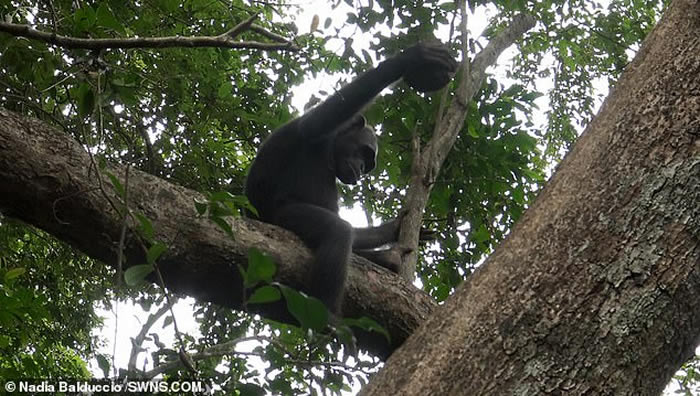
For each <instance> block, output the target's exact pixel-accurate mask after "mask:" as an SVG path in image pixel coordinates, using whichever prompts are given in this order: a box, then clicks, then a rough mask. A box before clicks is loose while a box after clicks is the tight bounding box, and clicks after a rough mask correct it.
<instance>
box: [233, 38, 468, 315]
mask: <svg viewBox="0 0 700 396" xmlns="http://www.w3.org/2000/svg"><path fill="white" fill-rule="evenodd" d="M455 68H456V63H455V61H454V60H453V59H452V57H451V56H450V55H449V53H448V52H447V50H446V49H445V48H444V47H442V46H441V45H438V44H419V45H416V46H414V47H411V48H409V49H408V50H406V51H404V52H402V53H401V54H399V55H398V56H396V57H393V58H390V59H388V60H386V61H384V62H382V63H381V64H380V65H379V66H378V67H377V68H375V69H372V70H370V71H368V72H367V73H365V74H364V75H362V76H360V77H359V78H357V79H355V80H354V81H353V82H352V83H350V84H348V85H347V86H345V87H343V88H342V89H341V90H340V91H338V92H337V93H336V94H334V95H333V96H331V97H330V98H328V99H327V100H326V101H324V102H323V103H321V104H320V105H318V106H317V107H316V108H314V109H313V110H311V111H310V112H308V113H307V114H305V115H304V116H302V117H300V118H297V119H295V120H293V121H291V122H289V123H288V124H286V125H284V126H282V127H280V128H279V129H278V130H276V131H275V132H273V133H272V135H270V137H269V138H268V139H267V140H266V141H265V142H264V143H263V145H262V146H261V147H260V150H259V151H258V155H257V157H256V158H255V161H254V162H253V165H252V166H251V168H250V173H249V174H248V179H247V181H246V194H247V196H248V199H249V200H250V202H251V203H252V204H253V206H255V208H256V209H257V210H258V214H259V216H260V219H261V220H263V221H265V222H268V223H272V224H277V225H279V226H282V227H284V228H286V229H288V230H291V231H293V232H294V233H296V234H297V235H298V236H299V237H300V238H301V239H302V240H303V241H304V243H306V244H307V245H308V247H309V248H311V249H312V250H313V252H314V255H315V262H314V267H313V270H312V274H313V275H312V279H310V280H309V288H308V290H307V291H308V292H309V293H310V294H311V295H312V296H315V297H318V298H319V299H321V300H322V301H323V302H324V304H326V306H327V307H328V308H329V309H330V310H331V311H333V312H334V313H339V312H340V305H341V301H342V295H343V290H344V286H345V277H346V271H347V263H348V260H349V259H350V253H351V251H352V249H353V248H355V249H371V248H375V247H378V246H381V245H383V244H386V243H390V242H393V241H396V238H397V235H398V226H399V221H392V222H389V223H385V224H383V225H381V226H379V227H371V228H363V229H353V228H352V227H351V226H350V225H349V224H348V223H347V222H346V221H344V220H342V219H341V218H340V217H338V189H337V186H336V178H338V179H339V180H340V181H341V182H343V183H346V184H355V183H357V181H358V180H359V178H360V177H361V176H362V174H365V173H367V172H369V171H370V170H372V169H373V168H374V165H375V163H376V154H377V140H376V137H375V135H374V132H373V131H372V130H371V129H370V128H368V127H367V126H365V122H364V118H363V117H362V116H361V115H359V113H360V112H361V111H362V109H363V108H364V107H365V106H366V105H367V104H368V103H369V102H370V101H371V100H372V99H373V98H374V97H375V96H376V95H377V94H379V93H380V92H381V91H382V90H383V89H384V88H385V87H387V86H388V85H390V84H391V83H393V82H395V81H397V80H399V79H400V78H401V77H404V78H405V79H406V80H407V83H408V84H409V85H411V86H413V87H415V88H416V89H420V90H422V91H428V90H435V89H439V88H441V87H442V86H444V85H445V84H446V83H447V82H448V81H449V79H450V76H451V74H452V73H453V72H454V70H455ZM394 270H395V268H394Z"/></svg>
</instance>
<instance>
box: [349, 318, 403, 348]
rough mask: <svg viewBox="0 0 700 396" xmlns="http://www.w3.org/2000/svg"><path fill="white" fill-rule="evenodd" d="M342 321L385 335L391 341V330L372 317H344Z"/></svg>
mask: <svg viewBox="0 0 700 396" xmlns="http://www.w3.org/2000/svg"><path fill="white" fill-rule="evenodd" d="M342 323H344V324H346V325H348V326H352V327H357V328H360V329H363V330H367V331H374V332H377V333H379V334H382V335H384V337H386V340H387V341H388V342H391V335H389V332H388V331H387V330H386V329H385V328H384V327H382V325H380V324H379V323H377V322H376V321H374V319H370V318H368V317H365V316H363V317H361V318H359V319H353V318H344V319H343V322H342Z"/></svg>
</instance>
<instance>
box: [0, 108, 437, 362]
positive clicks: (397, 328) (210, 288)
mask: <svg viewBox="0 0 700 396" xmlns="http://www.w3.org/2000/svg"><path fill="white" fill-rule="evenodd" d="M92 163H93V162H92V161H91V159H90V157H89V155H88V153H87V152H86V151H85V150H84V149H83V148H82V147H81V146H80V145H79V144H78V143H77V142H76V141H75V140H73V139H72V138H71V137H69V136H68V135H66V134H65V133H62V132H60V131H58V130H56V129H55V128H53V127H50V126H48V125H47V124H44V123H42V122H40V121H38V120H35V119H28V118H26V117H23V116H21V115H19V114H16V113H13V112H10V111H7V110H5V109H2V108H0V211H2V213H4V214H6V215H8V216H11V217H14V218H17V219H20V220H22V221H24V222H26V223H28V224H31V225H33V226H36V227H38V228H41V229H43V230H45V231H47V232H49V233H51V234H53V235H54V236H55V237H57V238H59V239H61V240H64V241H66V242H68V243H70V244H72V245H74V246H75V247H77V248H78V249H80V250H81V251H83V252H85V253H86V254H87V255H89V256H90V257H93V258H95V259H97V260H100V261H102V262H104V263H107V264H109V265H112V266H115V265H116V262H117V250H118V246H119V240H120V231H121V228H122V221H121V219H122V218H123V216H121V215H119V214H118V213H116V211H115V210H114V208H113V207H112V205H111V204H110V203H109V201H108V200H107V199H106V197H105V195H106V196H108V197H109V198H110V200H111V201H112V203H116V204H117V206H118V204H119V202H120V200H119V198H118V196H117V194H116V192H115V191H114V190H113V188H112V187H111V185H110V184H109V182H108V180H109V179H108V178H107V177H106V176H104V175H102V177H101V178H102V179H103V183H102V184H103V188H102V189H100V188H99V182H98V178H97V173H96V170H95V168H94V167H93V166H92ZM125 170H126V169H125V168H124V167H123V166H120V165H115V166H111V167H109V171H110V172H112V173H113V174H115V175H117V177H119V179H120V180H121V182H122V184H126V183H125V182H124V175H125ZM127 188H128V197H129V209H130V210H132V211H135V212H138V213H141V214H143V215H144V216H146V217H147V218H148V219H149V220H150V221H151V222H152V223H153V226H154V229H155V239H156V240H158V241H162V242H164V243H166V244H167V245H168V250H167V251H166V252H165V253H164V255H163V256H161V258H160V259H159V267H160V268H161V270H162V272H163V276H164V278H165V282H166V285H167V286H168V288H169V289H170V290H172V291H174V292H177V293H183V294H187V295H190V296H193V297H195V298H196V299H198V300H199V301H210V302H214V303H217V304H220V305H223V306H227V307H231V308H234V309H241V308H242V306H241V303H242V300H243V295H244V292H245V291H244V289H243V287H242V282H241V279H240V273H239V271H238V268H237V266H238V265H239V264H242V265H244V266H245V265H246V263H247V252H248V250H249V249H250V248H251V247H255V248H258V249H260V250H261V251H263V252H267V253H268V254H269V255H270V256H271V257H272V258H273V259H274V260H275V262H276V263H277V267H278V269H277V271H278V276H277V280H278V281H279V282H281V283H284V284H287V285H289V286H292V287H296V288H301V286H302V285H303V282H304V280H305V279H306V278H307V276H306V275H307V274H306V270H307V269H308V268H309V265H308V264H310V259H311V254H310V252H309V251H308V249H306V248H305V247H304V246H303V244H301V242H300V241H299V240H298V239H297V238H296V237H295V236H294V235H293V234H291V233H290V232H288V231H285V230H283V229H281V228H278V227H274V226H271V225H268V224H264V223H260V222H257V221H254V220H250V219H242V218H239V219H232V220H231V224H232V228H233V232H234V235H235V238H233V239H232V238H230V237H229V236H228V235H227V234H226V233H225V232H223V231H222V230H221V229H220V228H218V227H217V226H215V225H214V223H213V222H211V221H210V220H207V219H204V218H200V217H198V216H197V215H196V211H195V207H194V202H193V200H194V199H195V198H198V199H203V197H202V196H200V195H199V194H198V193H196V192H194V191H192V190H188V189H186V188H183V187H180V186H176V185H173V184H170V183H168V182H166V181H164V180H161V179H158V178H156V177H154V176H151V175H149V174H146V173H144V172H140V171H137V170H134V169H131V170H129V180H128V185H127ZM134 235H135V229H134V227H133V224H131V223H129V227H128V232H127V238H126V241H127V243H126V244H125V249H124V256H125V259H126V264H125V267H128V266H131V265H138V264H145V263H146V259H145V256H144V254H143V248H142V246H141V245H140V244H139V243H138V241H137V238H136V237H135V236H134ZM435 306H436V304H435V302H434V301H433V300H432V299H431V298H430V297H429V296H428V295H427V294H425V293H423V292H422V291H420V290H418V289H416V288H415V287H414V286H413V285H411V284H410V283H407V282H405V281H403V280H402V279H400V278H399V277H398V276H396V275H394V274H392V273H390V272H388V271H386V270H384V269H383V268H380V267H378V266H376V265H373V264H372V263H370V262H368V261H367V260H365V259H363V258H361V257H358V256H353V258H352V263H351V266H350V270H349V274H348V284H347V291H346V296H345V302H344V306H343V310H344V313H345V315H346V316H348V317H360V316H368V317H371V318H373V319H375V320H376V321H378V322H379V323H380V324H382V325H383V326H384V327H385V328H386V329H387V330H388V331H389V333H390V335H391V344H388V343H387V342H386V340H385V339H384V338H383V336H380V335H377V334H376V333H373V334H364V333H360V334H356V335H357V336H358V345H359V346H360V347H361V348H364V349H366V350H368V351H370V352H372V353H373V354H376V355H378V356H383V357H386V356H388V354H390V353H391V351H393V350H394V349H396V348H397V347H398V346H399V345H400V344H401V343H402V342H403V341H404V340H405V339H406V338H407V337H408V335H409V334H411V332H413V330H415V328H417V326H418V325H419V324H420V322H422V321H423V320H425V318H427V316H428V315H429V314H430V313H431V312H432V311H433V309H434V308H435ZM248 309H249V310H250V311H252V312H256V313H260V314H261V315H263V316H265V317H268V318H271V319H277V320H283V321H290V320H291V318H290V317H289V316H288V313H287V310H286V308H284V307H283V306H282V304H279V305H274V304H261V305H254V304H251V305H249V306H248Z"/></svg>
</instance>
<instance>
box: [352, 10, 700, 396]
mask: <svg viewBox="0 0 700 396" xmlns="http://www.w3.org/2000/svg"><path fill="white" fill-rule="evenodd" d="M698 301H700V4H699V3H698V2H697V1H687V0H680V1H675V2H674V3H673V4H672V5H671V6H670V8H669V9H668V11H667V12H666V15H665V16H664V18H663V19H662V21H661V22H660V23H659V25H658V26H657V27H656V28H655V30H654V31H653V32H652V33H651V34H650V36H649V37H648V38H647V40H646V41H645V43H644V45H643V47H642V49H641V50H640V52H639V53H638V55H637V57H636V58H635V60H634V61H633V62H632V64H631V65H630V66H629V67H628V69H627V70H626V71H625V73H624V75H623V77H622V78H621V80H620V81H619V83H618V84H617V87H616V89H615V91H614V92H613V93H612V95H611V96H610V97H609V98H608V99H607V100H606V102H605V104H604V106H603V108H602V109H601V111H600V113H599V115H598V116H597V117H596V119H595V120H594V121H593V122H592V123H591V125H589V127H588V128H587V130H586V131H585V132H584V134H583V136H582V137H581V138H580V140H579V141H578V142H577V143H576V145H575V147H574V148H573V150H572V151H571V152H570V153H569V154H568V155H567V157H566V159H565V160H564V161H563V162H562V163H561V165H560V166H559V169H558V170H557V172H556V173H555V175H554V176H553V178H552V180H551V181H550V183H549V184H548V185H547V187H546V188H545V189H544V190H543V191H542V193H541V194H540V196H539V197H538V199H537V201H536V202H535V203H534V205H533V206H532V208H530V209H529V210H528V211H527V213H526V214H525V215H524V216H523V218H522V219H521V221H520V222H519V223H518V224H517V225H516V227H515V228H514V229H513V231H512V234H511V235H510V236H509V237H508V238H507V239H506V241H504V243H503V244H502V245H501V246H500V247H499V248H498V249H497V251H496V252H495V253H494V254H493V255H492V256H491V257H490V258H489V259H488V261H487V262H486V263H485V264H484V265H483V266H482V268H480V269H479V271H477V272H476V273H475V274H474V275H473V276H472V278H471V280H470V281H469V282H467V283H466V284H465V285H463V286H462V287H461V288H460V289H459V290H458V291H457V292H456V294H455V295H454V296H453V297H452V298H451V299H449V300H448V301H447V302H446V304H445V305H444V306H443V307H441V308H440V309H439V310H438V311H436V313H435V314H434V315H433V316H431V318H430V319H429V320H428V321H426V322H425V323H423V324H422V325H421V327H420V328H419V330H418V331H417V332H416V333H414V334H413V335H412V336H411V337H410V338H409V339H408V340H407V341H406V343H404V345H403V346H402V347H401V348H399V350H397V351H396V352H395V353H394V354H393V355H392V356H391V358H390V359H389V360H388V362H387V364H386V366H385V367H384V368H383V370H382V371H381V372H380V373H379V374H378V375H377V376H376V377H374V378H373V380H372V381H371V383H370V384H369V385H368V386H367V387H366V388H365V389H363V392H362V394H364V395H456V394H463V395H539V394H567V395H584V394H585V395H657V394H659V393H660V392H661V391H662V389H663V388H664V385H665V384H666V383H667V382H668V381H669V379H670V377H671V375H672V374H673V373H674V371H675V370H676V369H677V368H678V367H679V366H680V365H681V364H682V363H683V362H684V360H685V359H687V358H688V357H690V356H692V354H693V350H694V348H695V346H696V345H697V344H698V341H699V340H698V335H700V304H698Z"/></svg>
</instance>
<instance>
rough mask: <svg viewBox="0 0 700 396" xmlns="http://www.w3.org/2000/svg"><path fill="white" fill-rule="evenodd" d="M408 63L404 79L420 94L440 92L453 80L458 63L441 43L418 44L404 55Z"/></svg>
mask: <svg viewBox="0 0 700 396" xmlns="http://www.w3.org/2000/svg"><path fill="white" fill-rule="evenodd" d="M401 56H402V57H404V62H406V71H405V72H404V75H403V79H404V80H405V81H406V83H407V84H408V85H409V86H410V87H411V88H413V89H415V90H417V91H419V92H430V91H435V90H438V89H440V88H442V87H444V86H445V85H447V83H448V82H450V80H451V79H452V76H453V75H454V72H455V70H457V61H455V60H454V58H453V57H452V55H450V53H449V51H448V50H447V47H446V46H445V45H444V44H442V43H440V42H439V41H429V42H423V43H418V44H416V45H414V46H413V47H411V48H408V49H407V50H405V51H404V52H403V53H402V54H401Z"/></svg>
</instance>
